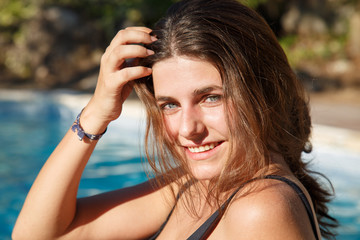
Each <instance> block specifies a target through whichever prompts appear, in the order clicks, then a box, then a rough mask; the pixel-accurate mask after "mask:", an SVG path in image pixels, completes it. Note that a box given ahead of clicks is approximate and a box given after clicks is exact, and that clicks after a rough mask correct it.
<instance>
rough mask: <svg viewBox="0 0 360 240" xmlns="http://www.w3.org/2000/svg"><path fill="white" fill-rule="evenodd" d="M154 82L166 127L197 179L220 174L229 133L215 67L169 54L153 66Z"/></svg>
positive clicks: (225, 157)
mask: <svg viewBox="0 0 360 240" xmlns="http://www.w3.org/2000/svg"><path fill="white" fill-rule="evenodd" d="M153 81H154V90H155V98H156V100H157V104H158V105H159V107H160V109H161V111H162V112H163V116H164V123H165V127H166V130H167V132H168V134H169V136H171V137H172V139H174V140H175V142H174V145H175V147H176V149H177V151H179V152H180V153H181V154H183V155H184V156H186V160H187V163H188V165H189V167H190V169H191V171H192V173H193V175H194V176H195V177H196V178H197V179H199V180H209V179H211V178H213V177H215V176H217V175H219V174H220V171H221V170H222V168H223V166H224V163H225V161H226V159H227V156H228V152H229V136H230V134H229V129H228V126H227V122H226V115H225V108H224V107H225V106H224V104H225V99H224V97H223V89H222V81H221V77H220V73H219V72H218V70H217V69H216V68H215V67H214V66H213V65H212V64H211V63H209V62H206V61H201V60H197V59H194V58H188V57H172V58H169V59H166V60H163V61H160V62H158V63H156V64H155V65H154V66H153Z"/></svg>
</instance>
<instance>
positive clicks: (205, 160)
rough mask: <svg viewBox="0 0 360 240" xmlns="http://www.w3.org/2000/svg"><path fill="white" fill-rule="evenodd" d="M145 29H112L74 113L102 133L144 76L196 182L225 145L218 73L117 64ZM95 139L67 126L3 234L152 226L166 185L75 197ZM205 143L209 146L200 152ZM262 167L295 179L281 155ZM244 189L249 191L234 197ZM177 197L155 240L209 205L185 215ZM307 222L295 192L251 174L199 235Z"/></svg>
mask: <svg viewBox="0 0 360 240" xmlns="http://www.w3.org/2000/svg"><path fill="white" fill-rule="evenodd" d="M150 32H151V30H150V29H148V28H143V27H135V28H127V29H125V30H122V31H120V32H119V33H118V34H117V35H116V36H115V38H114V39H113V41H112V42H111V44H110V46H109V47H108V48H107V50H106V52H105V53H104V55H103V57H102V59H101V68H100V74H99V79H98V84H97V88H96V90H95V93H94V96H93V97H92V99H91V100H90V102H89V103H88V105H87V106H86V107H85V109H84V111H83V113H82V115H81V122H80V123H81V126H82V127H83V128H84V130H85V131H86V132H88V133H92V134H99V133H101V132H103V131H104V130H105V128H106V127H107V125H108V124H109V123H110V122H111V121H113V120H115V119H117V118H118V117H119V116H120V114H121V110H122V104H123V103H124V101H125V99H126V98H127V97H128V95H129V93H130V91H131V88H132V82H131V81H132V80H135V79H138V78H141V77H144V76H148V75H150V74H153V77H154V85H155V97H157V99H158V104H159V106H162V109H163V111H165V112H166V114H164V116H165V117H164V122H165V123H166V129H167V131H168V134H170V135H172V136H173V137H174V138H175V139H176V140H177V143H180V144H179V146H178V149H179V151H185V152H186V154H187V155H186V156H187V160H188V162H189V165H190V168H191V169H192V171H193V174H194V175H195V176H196V177H197V178H198V179H199V180H200V182H201V183H203V186H206V182H207V181H208V180H209V179H211V178H212V177H214V176H216V175H217V174H219V172H220V171H221V166H222V165H223V164H224V161H225V159H224V157H223V156H224V155H225V156H226V153H227V152H228V149H227V147H228V142H227V141H228V135H227V132H228V129H227V126H226V124H225V125H224V122H225V121H224V119H225V112H224V110H223V102H222V101H223V99H222V98H221V95H222V90H221V88H222V85H221V79H219V74H218V73H217V71H214V67H212V66H211V64H209V63H206V62H202V61H199V60H194V59H188V58H182V57H175V58H171V59H168V60H164V61H162V62H159V63H157V64H156V65H155V66H154V68H153V69H148V68H145V67H142V66H133V67H123V66H124V61H125V59H129V58H138V57H146V56H149V55H151V54H153V52H151V51H149V50H147V49H146V48H144V47H143V46H140V45H133V44H132V43H145V44H147V43H151V42H152V41H156V39H155V38H154V37H151V36H150V35H149V33H150ZM192 67H193V68H192ZM175 70H176V71H175ZM167 71H168V72H167ZM209 73H210V74H209ZM206 74H208V75H206ZM204 76H206V77H205V78H204ZM169 78H171V81H172V83H171V84H168V82H169V81H170V80H169ZM166 79H168V80H166ZM184 81H187V82H186V83H184ZM182 85H183V86H184V87H181V86H182ZM185 86H186V87H185ZM215 113H216V114H217V116H215ZM219 114H220V115H219ZM96 143H97V141H90V140H87V139H86V138H85V139H84V140H83V141H79V140H78V138H77V136H76V134H74V133H73V132H72V131H71V130H69V131H68V133H67V134H66V135H65V137H64V139H63V140H62V141H61V142H60V144H59V145H58V147H57V148H56V149H55V151H54V152H53V153H52V155H51V156H50V158H49V159H48V160H47V162H46V164H45V165H44V167H43V168H42V170H41V172H40V173H39V175H38V177H37V178H36V180H35V182H34V184H33V186H32V188H31V190H30V192H29V194H28V196H27V199H26V201H25V204H24V206H23V209H22V210H21V213H20V215H19V217H18V220H17V222H16V225H15V228H14V231H13V239H37V240H41V239H144V238H146V237H149V236H151V235H152V234H154V233H155V232H156V231H157V230H158V229H159V228H160V226H161V224H162V223H163V222H164V221H165V219H166V218H167V216H168V214H169V212H170V210H171V208H172V207H173V206H174V204H175V201H174V199H173V198H172V193H171V191H170V186H168V187H164V188H162V189H156V188H154V187H152V185H151V183H150V182H145V183H143V184H140V185H137V186H134V187H130V188H125V189H120V190H117V191H113V192H109V193H105V194H100V195H97V196H93V197H88V198H83V199H76V195H77V189H78V185H79V181H80V177H81V174H82V172H83V170H84V168H85V166H86V163H87V161H88V160H89V158H90V156H91V154H92V152H93V150H94V148H95V146H96ZM211 144H213V146H212V149H207V150H206V149H205V148H206V145H209V146H210V145H211ZM204 149H205V150H204ZM196 151H201V152H200V153H199V152H196ZM269 169H271V170H274V171H276V172H277V173H279V174H280V175H283V176H285V177H288V178H289V179H292V180H293V181H295V182H297V183H298V184H299V185H301V184H300V183H299V182H298V181H297V180H296V179H295V178H294V177H293V175H292V174H291V172H290V171H289V169H288V168H287V166H286V164H285V162H284V161H283V160H282V159H281V157H280V158H276V157H274V158H273V162H272V165H271V166H270V168H269ZM174 187H175V191H176V186H174ZM301 187H302V186H301ZM302 188H303V187H302ZM249 189H251V190H252V191H251V193H250V194H244V193H248V191H247V190H249ZM303 190H304V191H305V189H304V188H303ZM305 192H306V191H305ZM308 198H309V196H308ZM182 201H183V198H180V200H179V204H177V206H176V208H175V211H174V213H173V215H172V216H171V218H170V219H169V222H168V224H167V225H166V226H165V228H164V230H163V231H162V233H161V234H160V236H159V238H158V239H186V238H187V237H189V236H190V235H191V234H192V233H193V232H194V231H195V230H196V229H197V228H198V227H199V226H200V225H201V224H202V223H203V222H204V221H205V220H206V219H207V218H208V217H209V216H210V215H211V214H212V213H213V212H214V211H216V209H214V207H213V206H209V205H208V204H207V203H206V201H205V200H204V198H202V197H200V198H199V199H194V202H195V203H196V204H197V206H198V214H199V217H195V216H194V215H192V214H190V213H189V212H188V211H187V210H186V209H185V208H184V205H183V204H181V202H182ZM307 219H308V217H307V214H306V211H305V209H304V207H303V205H302V203H301V201H300V199H299V198H298V197H297V196H296V194H295V192H294V191H293V190H292V189H291V188H290V187H288V186H287V185H286V184H284V183H281V182H280V183H279V182H277V181H274V180H261V181H255V182H254V183H252V184H248V185H246V187H245V188H244V189H243V190H242V191H240V192H239V193H238V194H237V195H236V197H235V199H234V200H233V201H232V203H231V205H230V206H229V208H228V209H227V211H226V213H225V215H224V216H223V218H222V219H221V221H220V222H219V225H218V226H217V227H216V229H215V230H214V232H213V233H212V235H211V236H210V238H209V239H314V236H312V230H311V226H310V223H309V221H308V220H307ZM260 230H261V231H260Z"/></svg>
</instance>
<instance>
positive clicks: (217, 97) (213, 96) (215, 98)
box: [205, 95, 221, 103]
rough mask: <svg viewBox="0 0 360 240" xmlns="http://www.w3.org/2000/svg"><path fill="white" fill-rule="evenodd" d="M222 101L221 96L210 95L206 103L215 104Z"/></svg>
mask: <svg viewBox="0 0 360 240" xmlns="http://www.w3.org/2000/svg"><path fill="white" fill-rule="evenodd" d="M220 99H221V96H219V95H210V96H207V97H206V98H205V102H210V103H214V102H218V101H219V100H220Z"/></svg>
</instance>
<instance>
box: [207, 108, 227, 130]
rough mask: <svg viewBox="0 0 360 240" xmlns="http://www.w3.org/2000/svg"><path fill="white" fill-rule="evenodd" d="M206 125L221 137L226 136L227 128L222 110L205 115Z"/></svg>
mask: <svg viewBox="0 0 360 240" xmlns="http://www.w3.org/2000/svg"><path fill="white" fill-rule="evenodd" d="M207 123H208V125H211V127H212V128H214V129H217V131H218V132H220V133H222V134H223V135H228V133H229V126H228V124H227V120H226V114H225V110H224V108H221V109H217V110H216V111H211V112H209V113H208V114H207Z"/></svg>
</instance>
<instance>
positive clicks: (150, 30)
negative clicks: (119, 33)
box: [125, 27, 152, 34]
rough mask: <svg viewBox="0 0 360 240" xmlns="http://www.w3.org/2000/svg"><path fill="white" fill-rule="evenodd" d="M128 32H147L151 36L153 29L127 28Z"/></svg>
mask: <svg viewBox="0 0 360 240" xmlns="http://www.w3.org/2000/svg"><path fill="white" fill-rule="evenodd" d="M125 29H126V30H137V31H143V32H146V33H147V34H150V33H151V32H152V29H150V28H147V27H127V28H125Z"/></svg>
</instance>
